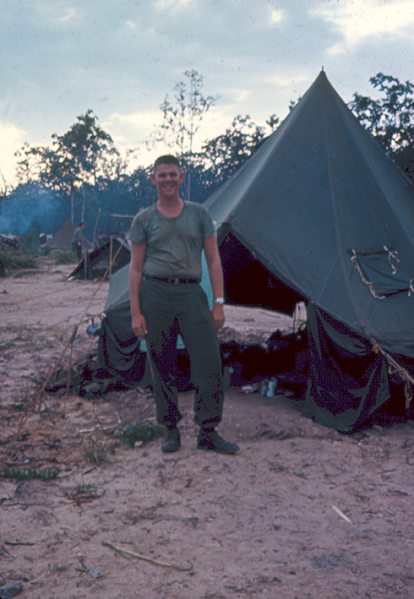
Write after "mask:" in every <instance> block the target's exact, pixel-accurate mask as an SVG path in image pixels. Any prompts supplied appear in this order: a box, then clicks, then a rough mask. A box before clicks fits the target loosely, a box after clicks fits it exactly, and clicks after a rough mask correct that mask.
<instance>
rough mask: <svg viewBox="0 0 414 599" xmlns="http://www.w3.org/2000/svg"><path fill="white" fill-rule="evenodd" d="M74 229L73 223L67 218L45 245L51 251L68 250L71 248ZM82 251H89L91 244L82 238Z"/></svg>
mask: <svg viewBox="0 0 414 599" xmlns="http://www.w3.org/2000/svg"><path fill="white" fill-rule="evenodd" d="M75 230H76V227H75V225H74V224H73V222H72V221H71V220H70V218H68V220H67V221H66V222H65V224H64V225H63V227H62V228H61V229H59V231H58V232H57V233H56V235H54V236H53V237H52V239H51V240H50V241H49V243H48V244H47V245H48V247H50V248H51V249H53V250H70V249H71V248H72V242H73V236H74V234H75ZM82 245H83V249H87V250H89V249H91V247H92V244H91V243H90V241H88V240H87V239H85V238H83V243H82Z"/></svg>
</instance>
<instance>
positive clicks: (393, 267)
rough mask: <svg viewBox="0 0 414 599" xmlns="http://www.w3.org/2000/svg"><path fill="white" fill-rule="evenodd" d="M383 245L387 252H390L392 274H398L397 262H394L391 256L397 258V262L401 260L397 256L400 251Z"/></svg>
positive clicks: (389, 259) (389, 260)
mask: <svg viewBox="0 0 414 599" xmlns="http://www.w3.org/2000/svg"><path fill="white" fill-rule="evenodd" d="M383 247H384V250H385V251H386V252H388V262H389V263H390V266H391V271H392V274H393V275H395V274H397V268H396V266H395V264H393V263H392V262H391V258H392V259H393V260H395V261H396V262H401V260H400V259H399V258H397V254H398V251H397V250H390V249H389V248H387V246H386V245H384V246H383Z"/></svg>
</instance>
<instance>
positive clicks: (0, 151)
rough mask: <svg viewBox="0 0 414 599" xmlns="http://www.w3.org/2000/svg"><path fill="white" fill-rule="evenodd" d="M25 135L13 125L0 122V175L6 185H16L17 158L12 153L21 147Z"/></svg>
mask: <svg viewBox="0 0 414 599" xmlns="http://www.w3.org/2000/svg"><path fill="white" fill-rule="evenodd" d="M25 135H26V132H25V131H22V130H20V129H18V128H17V127H16V126H15V125H12V124H10V123H2V122H1V121H0V139H1V144H0V173H1V175H2V178H3V177H4V179H5V180H6V183H7V185H15V184H16V166H17V158H16V157H15V156H14V153H15V152H16V151H17V150H19V149H20V148H21V147H22V145H23V141H24V138H25ZM2 188H3V181H1V182H0V189H2Z"/></svg>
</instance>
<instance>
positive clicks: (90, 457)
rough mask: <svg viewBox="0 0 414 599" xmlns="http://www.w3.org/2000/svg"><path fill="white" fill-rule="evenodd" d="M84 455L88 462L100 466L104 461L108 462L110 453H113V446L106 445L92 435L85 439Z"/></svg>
mask: <svg viewBox="0 0 414 599" xmlns="http://www.w3.org/2000/svg"><path fill="white" fill-rule="evenodd" d="M82 451H83V457H84V458H85V460H87V461H88V462H92V464H96V465H97V466H100V465H101V464H102V463H103V462H106V461H107V459H108V455H109V454H110V453H113V447H105V446H103V445H102V444H101V443H99V441H95V440H94V439H92V437H89V438H88V439H87V441H85V440H84V441H83V447H82Z"/></svg>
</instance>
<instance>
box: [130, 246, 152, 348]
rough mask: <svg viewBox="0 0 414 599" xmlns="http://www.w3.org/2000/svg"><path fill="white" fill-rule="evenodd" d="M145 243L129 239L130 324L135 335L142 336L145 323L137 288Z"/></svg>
mask: <svg viewBox="0 0 414 599" xmlns="http://www.w3.org/2000/svg"><path fill="white" fill-rule="evenodd" d="M145 252H146V244H145V243H135V241H131V264H130V267H129V298H130V302H131V324H132V329H133V331H134V333H135V335H136V336H137V337H141V339H143V338H144V335H146V334H147V332H148V331H147V324H146V322H145V318H144V316H143V315H142V314H141V306H140V303H139V290H140V287H141V285H142V271H143V268H144V260H145Z"/></svg>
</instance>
